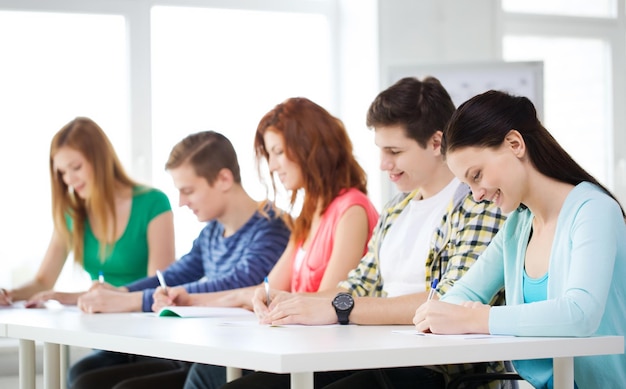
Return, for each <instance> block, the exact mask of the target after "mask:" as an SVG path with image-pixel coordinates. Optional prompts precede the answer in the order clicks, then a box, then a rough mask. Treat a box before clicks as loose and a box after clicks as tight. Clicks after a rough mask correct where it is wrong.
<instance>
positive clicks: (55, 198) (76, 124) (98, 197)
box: [50, 117, 138, 264]
mask: <svg viewBox="0 0 626 389" xmlns="http://www.w3.org/2000/svg"><path fill="white" fill-rule="evenodd" d="M62 147H68V148H71V149H73V150H76V151H78V152H79V153H81V154H82V155H83V157H84V158H85V159H86V160H87V162H88V163H89V164H90V165H91V166H92V168H93V178H94V179H93V186H92V188H90V194H91V195H90V197H89V198H88V199H82V198H80V197H79V196H77V195H76V194H75V193H74V192H70V189H69V187H68V186H67V184H66V183H65V182H64V181H63V177H62V176H61V173H59V172H58V171H56V170H55V168H54V162H53V159H54V156H55V155H56V153H57V152H58V151H59V149H61V148H62ZM50 181H51V188H52V218H53V221H54V227H55V229H56V230H57V231H59V232H60V234H61V236H62V237H63V239H64V240H65V242H66V244H67V247H69V248H70V249H71V250H72V251H73V252H74V260H75V261H76V262H78V263H80V264H82V263H83V261H84V252H83V249H84V247H83V243H84V241H83V239H84V238H83V237H84V233H85V220H87V211H89V212H90V213H91V214H92V215H93V220H90V221H89V222H90V223H91V225H92V226H94V227H95V228H96V229H97V230H98V231H102V232H103V234H104V237H105V238H104V239H102V238H100V239H99V240H100V242H99V243H100V257H101V260H104V259H105V258H106V253H107V250H108V249H109V248H110V247H111V245H112V244H113V243H114V239H115V236H116V234H117V231H116V230H115V229H116V227H115V226H116V222H117V217H116V213H115V191H116V188H119V186H120V184H121V185H122V186H125V187H130V188H132V187H134V186H137V185H138V184H137V183H136V182H135V181H133V180H132V179H131V178H130V177H129V176H128V175H127V174H126V172H125V171H124V168H123V167H122V164H121V163H120V161H119V159H118V157H117V154H116V153H115V150H114V149H113V146H112V145H111V142H110V141H109V138H107V136H106V134H105V133H104V131H102V129H101V128H100V127H99V126H98V125H97V124H96V123H95V122H94V121H93V120H91V119H89V118H85V117H77V118H76V119H74V120H72V121H71V122H69V123H67V124H66V125H65V126H63V128H61V129H60V130H59V131H58V132H57V133H56V134H55V135H54V137H53V138H52V142H51V143H50ZM66 218H70V219H71V221H72V229H71V231H70V229H69V228H68V225H67V222H66Z"/></svg>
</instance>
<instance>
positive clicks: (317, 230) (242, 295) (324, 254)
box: [153, 97, 378, 311]
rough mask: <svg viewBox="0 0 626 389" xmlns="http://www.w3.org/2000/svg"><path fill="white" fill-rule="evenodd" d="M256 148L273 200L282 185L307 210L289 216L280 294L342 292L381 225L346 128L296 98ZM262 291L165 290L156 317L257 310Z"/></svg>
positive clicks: (273, 118)
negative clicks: (166, 311) (196, 308)
mask: <svg viewBox="0 0 626 389" xmlns="http://www.w3.org/2000/svg"><path fill="white" fill-rule="evenodd" d="M254 149H255V152H256V157H257V164H258V167H259V173H261V172H262V170H263V169H262V168H263V167H264V166H267V167H268V168H269V173H270V183H269V184H270V185H271V186H272V188H273V189H274V190H273V193H276V180H277V179H278V180H280V182H281V183H282V184H283V186H284V187H285V189H286V190H287V192H288V195H289V196H290V206H291V210H292V211H294V210H295V208H296V206H297V204H302V208H301V209H300V212H299V214H298V216H297V217H295V218H293V219H292V218H291V217H286V222H287V225H288V226H289V228H290V229H291V239H290V241H289V244H288V245H287V248H286V249H285V252H284V253H283V255H282V256H281V258H280V259H279V260H278V262H277V264H276V265H275V266H274V268H273V269H272V271H271V272H270V274H269V275H268V279H269V283H270V285H271V287H272V291H273V293H276V292H277V291H291V292H316V291H318V290H324V289H330V288H335V287H336V285H337V283H338V282H339V281H341V280H343V279H344V278H345V277H346V275H347V274H348V272H349V271H350V270H351V269H353V268H354V267H356V265H357V264H358V263H359V260H360V258H361V257H362V256H363V254H364V253H365V252H366V251H367V242H368V239H369V237H370V235H371V233H372V230H373V228H374V225H375V224H376V222H377V220H378V213H377V211H376V209H375V208H374V206H373V205H372V203H371V202H370V200H369V199H368V197H367V176H366V174H365V171H364V170H363V168H361V166H360V165H359V163H358V162H357V161H356V159H355V158H354V155H353V154H352V142H351V141H350V138H349V137H348V133H347V131H346V129H345V127H344V125H343V123H342V122H341V120H339V119H337V118H336V117H334V116H332V115H331V114H330V113H328V111H326V110H325V109H324V108H322V107H321V106H319V105H317V104H315V103H314V102H312V101H311V100H308V99H306V98H302V97H298V98H290V99H288V100H286V101H284V102H282V103H280V104H278V105H277V106H276V107H274V109H272V110H271V111H269V112H268V113H267V114H265V116H264V117H263V118H262V119H261V121H260V122H259V125H258V127H257V131H256V135H255V139H254ZM300 197H301V199H300ZM292 213H295V212H292ZM258 287H259V286H253V287H248V288H240V289H234V290H227V291H221V292H213V293H194V294H189V293H187V292H186V291H185V290H184V289H182V288H169V289H168V293H167V295H166V294H165V293H163V291H162V290H158V289H157V291H156V292H155V295H154V297H155V299H154V300H155V302H154V305H153V310H155V311H158V310H159V309H160V308H162V307H164V306H168V305H212V306H229V307H244V308H248V309H252V305H251V300H252V296H253V295H254V291H255V289H256V288H258Z"/></svg>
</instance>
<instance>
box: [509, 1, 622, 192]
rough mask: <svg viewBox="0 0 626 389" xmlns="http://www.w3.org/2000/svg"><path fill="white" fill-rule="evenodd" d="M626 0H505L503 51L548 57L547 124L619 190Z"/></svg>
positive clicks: (528, 57)
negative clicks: (619, 145)
mask: <svg viewBox="0 0 626 389" xmlns="http://www.w3.org/2000/svg"><path fill="white" fill-rule="evenodd" d="M625 5H626V2H624V0H619V2H618V1H617V0H604V1H595V0H594V1H591V0H588V1H586V0H576V1H548V2H545V1H534V0H532V1H513V0H503V1H502V8H503V11H505V12H503V13H502V31H503V38H502V56H503V58H504V59H505V60H540V61H544V87H545V91H544V112H545V117H544V121H543V122H544V124H545V126H546V127H547V128H548V130H549V131H550V132H551V133H552V134H553V135H554V136H555V138H556V139H557V140H558V141H559V143H561V144H562V145H563V147H564V148H565V149H566V150H567V151H568V152H569V153H570V154H571V155H572V157H573V158H574V159H575V160H576V161H577V162H578V163H579V164H580V165H581V166H582V167H583V168H585V169H586V170H587V171H589V172H590V173H591V174H592V175H594V176H595V177H596V178H597V179H598V180H599V181H600V182H602V183H603V184H605V185H606V186H607V187H608V188H609V189H611V190H613V191H614V192H615V194H616V195H617V196H618V197H623V195H624V193H626V184H625V183H624V181H623V179H622V178H623V176H624V175H626V167H625V166H626V163H625V162H624V161H625V160H626V159H625V158H624V156H625V154H624V151H623V150H622V147H616V145H617V144H618V143H619V140H620V139H622V138H623V135H622V134H621V132H622V129H623V126H624V120H625V118H626V116H625V115H624V114H623V113H622V112H621V110H619V109H617V108H616V107H619V106H622V105H623V102H624V99H626V95H625V94H624V93H625V92H624V88H623V85H624V84H623V82H624V79H623V77H622V73H623V72H622V70H621V69H623V59H624V58H626V44H625V42H626V40H625V37H626V34H625V31H624V23H623V21H624V12H623V11H624V6H625ZM618 9H619V12H618ZM538 14H541V15H538ZM615 18H616V19H618V20H620V21H621V22H619V23H616V21H615ZM620 64H621V65H620ZM614 129H615V130H614ZM621 200H622V201H624V200H623V198H622V199H621Z"/></svg>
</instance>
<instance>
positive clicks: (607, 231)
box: [442, 182, 626, 389]
mask: <svg viewBox="0 0 626 389" xmlns="http://www.w3.org/2000/svg"><path fill="white" fill-rule="evenodd" d="M545 195H546V196H549V193H546V194H545ZM532 219H533V215H532V213H531V212H530V211H529V210H528V209H522V208H520V209H518V210H517V211H514V212H512V214H511V215H509V217H508V219H507V220H506V222H505V224H504V226H503V228H502V229H501V230H500V231H499V232H498V234H497V235H496V236H495V237H494V239H493V240H492V241H491V243H490V244H489V246H488V247H487V249H486V250H485V251H484V252H483V254H482V255H481V256H480V258H479V259H478V260H477V261H476V263H475V264H474V265H473V266H472V268H471V269H470V270H469V271H468V272H467V273H466V274H465V275H464V276H463V278H461V279H460V280H459V281H457V283H456V284H455V285H454V287H453V288H452V289H451V290H450V291H448V293H446V294H445V295H444V297H443V298H442V301H447V302H453V303H460V302H462V301H467V300H472V301H481V302H483V303H488V302H489V301H490V300H491V297H492V296H493V295H494V294H495V293H496V292H497V291H498V290H499V289H500V288H502V287H503V286H504V288H505V292H506V302H507V305H506V306H500V307H492V308H491V311H490V316H489V331H490V332H491V333H492V334H503V335H516V336H593V335H621V336H624V335H625V334H626V280H624V278H625V277H626V225H625V223H624V219H623V217H622V213H621V210H620V208H619V206H618V204H617V203H616V202H615V201H614V200H613V199H612V198H611V197H610V196H607V195H606V194H605V193H604V192H603V191H602V190H601V189H600V188H599V187H597V186H595V185H593V184H591V183H587V182H583V183H581V184H579V185H577V186H576V187H575V188H574V189H573V190H572V191H571V192H570V194H569V195H568V196H567V198H566V200H565V202H564V204H563V208H562V209H561V212H560V214H559V219H558V222H557V227H556V232H555V238H554V242H553V245H552V253H551V255H550V265H549V268H548V294H547V295H548V297H547V300H546V301H539V302H535V303H530V304H524V296H523V291H522V272H523V271H524V257H525V254H526V247H527V243H528V239H529V236H530V235H529V234H530V230H531V227H532ZM515 366H516V369H517V370H518V372H519V373H520V375H522V376H523V377H524V378H525V379H526V380H527V381H529V382H530V383H531V384H532V385H533V386H535V387H537V388H548V387H551V386H552V361H551V360H535V361H520V362H519V363H516V364H515ZM574 369H575V370H574V379H575V382H576V384H577V386H578V387H579V388H581V389H582V388H585V389H586V388H618V387H623V385H624V383H626V356H625V354H621V355H607V356H594V357H578V358H574Z"/></svg>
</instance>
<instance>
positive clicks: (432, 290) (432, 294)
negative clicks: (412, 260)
mask: <svg viewBox="0 0 626 389" xmlns="http://www.w3.org/2000/svg"><path fill="white" fill-rule="evenodd" d="M438 284H439V279H437V278H433V282H431V283H430V292H428V298H426V301H428V300H432V299H433V297H435V293H437V285H438Z"/></svg>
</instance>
